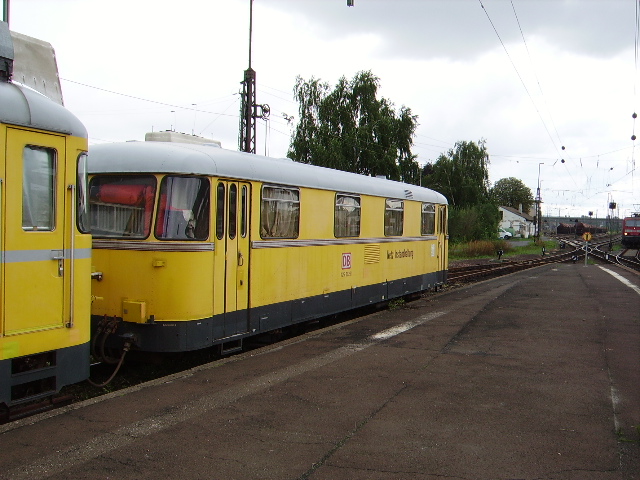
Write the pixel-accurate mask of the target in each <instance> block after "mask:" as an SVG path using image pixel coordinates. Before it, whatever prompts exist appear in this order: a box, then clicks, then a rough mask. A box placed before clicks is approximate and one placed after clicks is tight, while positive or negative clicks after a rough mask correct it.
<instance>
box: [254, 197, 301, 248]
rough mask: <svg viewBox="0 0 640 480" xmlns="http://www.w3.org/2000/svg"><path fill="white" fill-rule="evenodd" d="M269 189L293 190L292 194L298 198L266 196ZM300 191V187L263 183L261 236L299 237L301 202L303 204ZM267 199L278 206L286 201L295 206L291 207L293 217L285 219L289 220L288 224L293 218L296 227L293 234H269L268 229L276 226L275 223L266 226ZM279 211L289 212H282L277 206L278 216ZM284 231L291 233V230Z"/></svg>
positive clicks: (274, 237)
mask: <svg viewBox="0 0 640 480" xmlns="http://www.w3.org/2000/svg"><path fill="white" fill-rule="evenodd" d="M268 190H274V191H275V190H278V191H280V192H282V191H288V192H291V193H292V194H293V195H292V196H294V197H296V198H295V199H294V200H288V199H283V198H276V197H265V192H266V191H268ZM300 193H301V192H300V188H299V187H291V186H283V185H269V184H265V185H262V188H261V190H260V238H263V239H286V238H298V237H299V236H300V210H301V204H302V201H301V195H300ZM265 200H266V201H268V202H272V203H274V204H276V205H278V206H280V205H282V204H284V203H287V204H290V205H292V206H293V208H292V209H291V213H292V214H293V218H292V219H285V220H288V221H287V222H286V223H287V224H290V223H291V220H293V221H294V227H295V228H294V230H295V231H294V232H291V234H287V235H275V234H274V235H267V231H268V230H271V229H273V228H275V225H274V226H271V227H270V228H269V229H267V228H265ZM279 212H280V213H283V214H285V215H286V214H287V212H282V209H280V208H279V207H278V208H276V211H275V215H276V216H277V215H278V213H279ZM284 233H289V232H284Z"/></svg>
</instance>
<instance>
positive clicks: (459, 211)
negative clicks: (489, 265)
mask: <svg viewBox="0 0 640 480" xmlns="http://www.w3.org/2000/svg"><path fill="white" fill-rule="evenodd" d="M499 221H500V213H499V211H498V208H497V207H496V206H495V205H493V204H490V203H487V204H482V205H474V206H473V207H455V206H452V207H451V208H450V210H449V238H450V240H451V241H452V242H453V243H463V242H471V241H474V240H492V239H494V238H495V237H496V232H497V231H498V222H499Z"/></svg>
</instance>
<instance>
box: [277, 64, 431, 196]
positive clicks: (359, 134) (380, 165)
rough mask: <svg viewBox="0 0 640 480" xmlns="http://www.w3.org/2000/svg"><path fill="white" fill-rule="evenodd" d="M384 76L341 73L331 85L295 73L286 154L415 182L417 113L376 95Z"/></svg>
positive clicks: (417, 178)
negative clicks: (295, 111) (295, 106)
mask: <svg viewBox="0 0 640 480" xmlns="http://www.w3.org/2000/svg"><path fill="white" fill-rule="evenodd" d="M379 84H380V80H379V79H378V77H376V76H375V75H373V74H372V73H371V72H370V71H367V72H359V73H357V74H356V75H355V77H354V78H353V79H351V80H347V79H346V78H345V77H342V78H340V80H338V83H337V84H336V86H335V88H334V89H333V90H331V89H330V87H329V85H328V84H327V83H322V82H321V81H320V80H318V79H315V78H312V79H311V80H308V81H307V80H304V79H302V78H301V77H298V78H297V79H296V84H295V87H294V89H293V92H294V97H295V99H296V100H297V101H298V103H299V120H298V123H297V125H296V130H295V132H294V135H293V137H292V140H291V144H290V146H289V152H288V156H289V157H290V158H292V159H293V160H295V161H298V162H302V163H310V164H313V165H320V166H323V167H330V168H336V169H338V170H345V171H348V172H355V173H361V174H364V175H374V176H375V175H385V176H386V177H387V178H391V179H394V180H403V181H405V182H408V183H414V184H417V183H419V181H420V168H419V165H418V163H417V162H416V161H415V158H416V156H415V155H414V154H413V153H411V147H412V145H413V135H414V133H415V130H416V127H417V126H418V121H417V118H418V117H417V116H416V115H413V114H412V113H411V110H410V109H409V108H407V107H404V106H403V107H402V108H400V111H399V112H397V113H396V111H395V110H394V108H393V104H392V103H391V102H389V101H388V100H387V99H385V98H381V99H378V98H377V93H378V87H379Z"/></svg>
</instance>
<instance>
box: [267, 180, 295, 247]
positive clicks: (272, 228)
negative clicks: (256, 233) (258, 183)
mask: <svg viewBox="0 0 640 480" xmlns="http://www.w3.org/2000/svg"><path fill="white" fill-rule="evenodd" d="M260 217H261V218H260V236H261V237H262V238H297V237H298V233H299V228H300V191H299V190H298V189H294V188H284V187H269V186H265V187H263V188H262V199H261V203H260Z"/></svg>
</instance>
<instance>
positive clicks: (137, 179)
mask: <svg viewBox="0 0 640 480" xmlns="http://www.w3.org/2000/svg"><path fill="white" fill-rule="evenodd" d="M155 195H156V179H155V178H154V177H153V176H151V175H96V176H94V177H93V178H92V179H91V182H90V183H89V220H90V225H91V233H92V235H94V236H96V237H118V238H119V237H126V238H146V237H148V236H149V233H150V231H151V218H152V216H153V204H154V199H155Z"/></svg>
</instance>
